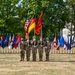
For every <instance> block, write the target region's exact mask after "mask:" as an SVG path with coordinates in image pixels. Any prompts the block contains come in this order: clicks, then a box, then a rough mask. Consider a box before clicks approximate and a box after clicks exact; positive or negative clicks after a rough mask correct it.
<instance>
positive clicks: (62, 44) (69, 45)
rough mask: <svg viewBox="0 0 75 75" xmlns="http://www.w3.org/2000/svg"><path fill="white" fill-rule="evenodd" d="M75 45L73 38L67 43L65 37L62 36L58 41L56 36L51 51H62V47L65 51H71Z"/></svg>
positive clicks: (69, 37) (69, 38)
mask: <svg viewBox="0 0 75 75" xmlns="http://www.w3.org/2000/svg"><path fill="white" fill-rule="evenodd" d="M73 43H74V38H72V37H71V36H68V42H66V41H65V39H64V37H63V36H60V37H59V38H58V39H57V40H56V36H55V37H54V39H53V41H52V43H51V49H53V48H55V49H56V50H60V47H63V49H64V50H71V48H72V45H73Z"/></svg>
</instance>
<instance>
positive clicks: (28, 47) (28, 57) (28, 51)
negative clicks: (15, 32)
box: [26, 40, 30, 61]
mask: <svg viewBox="0 0 75 75" xmlns="http://www.w3.org/2000/svg"><path fill="white" fill-rule="evenodd" d="M26 43H27V46H26V59H27V61H29V60H30V40H27V42H26Z"/></svg>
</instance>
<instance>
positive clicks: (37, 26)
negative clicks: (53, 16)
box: [24, 13, 43, 39]
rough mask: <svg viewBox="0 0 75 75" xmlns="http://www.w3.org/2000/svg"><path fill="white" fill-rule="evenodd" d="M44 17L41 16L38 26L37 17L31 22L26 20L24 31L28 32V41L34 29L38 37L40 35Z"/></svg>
mask: <svg viewBox="0 0 75 75" xmlns="http://www.w3.org/2000/svg"><path fill="white" fill-rule="evenodd" d="M42 17H43V13H41V14H40V16H39V19H38V22H37V24H36V18H35V17H33V18H32V19H31V21H29V20H28V19H27V20H26V22H25V25H24V29H25V30H26V39H28V35H29V33H30V32H31V31H32V30H33V29H34V32H35V33H36V34H37V35H39V34H40V32H41V31H40V30H41V27H42Z"/></svg>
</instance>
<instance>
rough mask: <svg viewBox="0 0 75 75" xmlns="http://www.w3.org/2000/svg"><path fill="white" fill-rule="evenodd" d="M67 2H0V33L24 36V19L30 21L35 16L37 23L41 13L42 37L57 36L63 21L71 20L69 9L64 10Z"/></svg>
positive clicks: (38, 0) (56, 0)
mask: <svg viewBox="0 0 75 75" xmlns="http://www.w3.org/2000/svg"><path fill="white" fill-rule="evenodd" d="M70 1H71V0H69V2H70ZM69 2H63V0H23V1H22V2H21V3H19V0H1V1H0V9H1V10H0V30H1V31H0V33H12V34H13V33H15V34H18V33H20V34H21V35H22V36H25V31H24V24H25V21H26V19H27V18H28V19H31V18H32V17H33V16H34V15H35V17H36V23H37V21H38V18H39V15H40V13H41V12H42V11H43V13H44V14H43V26H42V32H43V36H44V37H45V36H48V37H50V36H51V35H52V34H54V35H55V34H57V35H59V32H60V30H61V29H62V28H63V27H64V25H65V21H69V20H70V19H72V18H71V17H70V16H71V13H70V9H69V8H66V6H67V5H70V4H69ZM30 35H31V36H33V35H34V34H30Z"/></svg>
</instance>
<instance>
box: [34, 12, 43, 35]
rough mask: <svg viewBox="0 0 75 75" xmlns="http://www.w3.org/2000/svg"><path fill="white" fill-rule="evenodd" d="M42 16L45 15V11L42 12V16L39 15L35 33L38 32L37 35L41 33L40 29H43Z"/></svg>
mask: <svg viewBox="0 0 75 75" xmlns="http://www.w3.org/2000/svg"><path fill="white" fill-rule="evenodd" d="M42 16H43V13H41V14H40V17H39V19H38V23H37V25H36V27H35V33H36V34H37V35H39V34H40V29H41V26H42Z"/></svg>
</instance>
